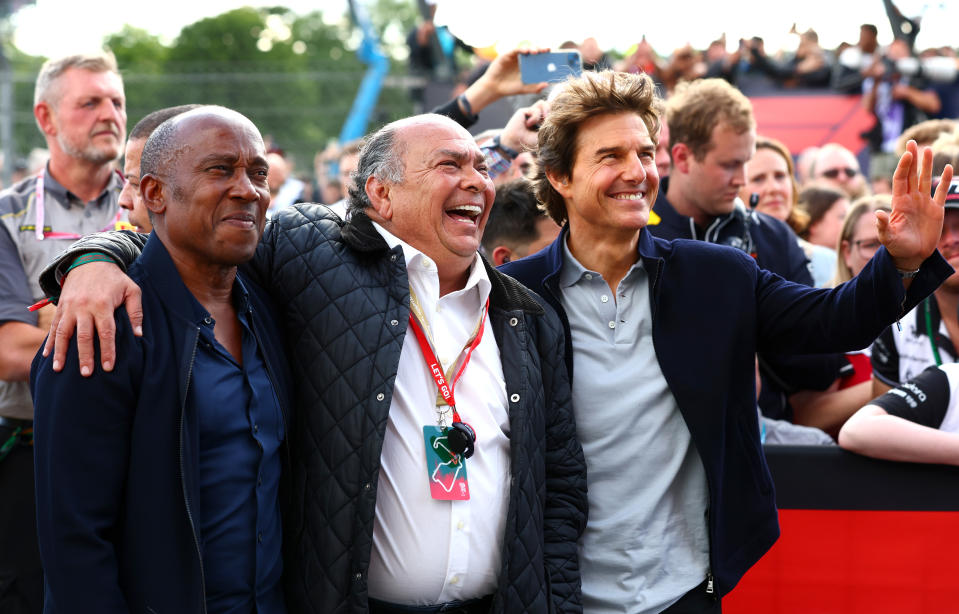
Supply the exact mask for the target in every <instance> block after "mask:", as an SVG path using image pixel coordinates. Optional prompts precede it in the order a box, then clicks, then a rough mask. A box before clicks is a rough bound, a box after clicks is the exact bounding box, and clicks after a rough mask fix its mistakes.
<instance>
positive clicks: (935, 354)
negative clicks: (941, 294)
mask: <svg viewBox="0 0 959 614" xmlns="http://www.w3.org/2000/svg"><path fill="white" fill-rule="evenodd" d="M931 300H932V296H927V297H926V300H924V301H923V302H922V307H923V311H925V315H926V335H928V336H929V346H930V347H931V348H932V356H933V358H934V359H935V360H936V366H937V367H939V366H942V357H941V356H939V346H938V344H936V334H935V331H933V330H932V307H931V306H930V305H929V301H931Z"/></svg>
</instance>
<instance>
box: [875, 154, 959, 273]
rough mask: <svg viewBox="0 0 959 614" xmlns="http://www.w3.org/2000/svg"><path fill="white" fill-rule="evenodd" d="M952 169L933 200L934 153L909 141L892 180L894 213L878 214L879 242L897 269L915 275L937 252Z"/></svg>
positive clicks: (947, 169) (950, 168)
mask: <svg viewBox="0 0 959 614" xmlns="http://www.w3.org/2000/svg"><path fill="white" fill-rule="evenodd" d="M951 182H952V166H946V168H945V170H943V172H942V180H941V181H940V182H939V186H938V187H937V188H936V193H935V195H934V196H932V195H931V194H932V151H931V150H930V149H929V148H923V150H922V152H921V153H920V152H919V148H918V147H917V145H916V142H915V141H909V143H908V144H907V145H906V152H905V153H904V154H902V157H901V158H900V159H899V164H898V165H897V166H896V173H895V175H893V179H892V212H890V213H886V212H884V211H878V212H876V227H877V229H878V230H879V240H880V241H881V242H882V244H883V245H885V246H886V249H887V250H888V251H889V255H890V256H892V259H893V262H895V264H896V268H898V269H900V270H901V271H914V270H916V269H918V268H919V266H920V265H921V264H922V262H923V261H924V260H925V259H926V258H928V257H929V256H931V255H932V253H933V252H934V251H936V245H937V244H938V243H939V236H940V234H941V233H942V221H943V216H944V213H945V209H944V205H945V202H946V192H947V190H948V189H949V184H950V183H951Z"/></svg>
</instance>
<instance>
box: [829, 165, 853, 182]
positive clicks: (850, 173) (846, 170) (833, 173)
mask: <svg viewBox="0 0 959 614" xmlns="http://www.w3.org/2000/svg"><path fill="white" fill-rule="evenodd" d="M843 172H844V173H846V178H847V179H852V178H853V177H855V176H856V175H858V174H859V171H857V170H856V169H854V168H850V167H848V166H847V167H846V168H831V169H829V170H826V171H823V172H822V176H823V177H829V178H830V179H835V178H836V177H838V176H839V173H843Z"/></svg>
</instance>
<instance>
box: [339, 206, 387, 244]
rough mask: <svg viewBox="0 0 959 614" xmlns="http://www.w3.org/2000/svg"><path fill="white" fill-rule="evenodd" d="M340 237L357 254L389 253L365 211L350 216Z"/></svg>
mask: <svg viewBox="0 0 959 614" xmlns="http://www.w3.org/2000/svg"><path fill="white" fill-rule="evenodd" d="M341 236H342V237H343V241H344V242H345V243H346V244H347V245H349V246H350V247H351V248H352V249H354V250H356V251H359V252H365V253H369V254H375V253H377V252H388V251H390V246H389V245H387V244H386V241H384V240H383V237H382V236H381V235H380V233H378V232H376V229H375V228H373V220H371V219H370V216H368V215H367V214H366V211H355V212H353V213H352V214H350V219H349V220H347V221H346V222H345V223H344V224H343V229H342V231H341Z"/></svg>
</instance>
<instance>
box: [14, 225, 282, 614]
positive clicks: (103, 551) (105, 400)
mask: <svg viewBox="0 0 959 614" xmlns="http://www.w3.org/2000/svg"><path fill="white" fill-rule="evenodd" d="M130 276H131V277H132V278H133V280H134V281H136V282H137V283H138V284H139V285H140V287H141V288H142V290H143V313H144V318H143V337H142V338H138V337H134V336H133V332H132V330H131V328H130V323H129V318H128V317H127V314H126V313H125V312H124V311H123V310H122V309H121V310H120V311H118V312H117V313H116V317H115V320H116V325H117V336H116V345H117V363H116V365H115V367H114V369H113V371H112V372H110V373H106V372H103V371H102V370H101V369H100V367H99V364H100V359H99V357H97V360H96V365H97V366H96V370H95V371H94V373H93V375H92V376H91V377H89V378H84V377H82V376H81V375H80V372H79V369H76V368H66V369H64V370H63V371H62V372H61V373H53V371H52V369H51V361H52V356H51V357H49V358H43V357H42V356H41V355H40V354H38V355H37V357H36V358H35V359H34V363H33V370H32V373H31V387H32V392H33V399H34V406H35V423H34V427H35V434H34V437H35V446H36V447H35V455H36V474H37V526H38V532H39V538H40V553H41V556H42V558H43V567H44V572H45V574H46V584H47V588H46V603H45V608H44V611H45V612H47V613H57V612H81V611H83V612H86V611H96V612H100V613H120V612H158V613H164V612H178V613H191V612H195V613H200V612H205V611H206V599H205V596H204V587H203V570H202V563H201V558H200V549H201V543H202V535H200V531H199V517H200V515H199V508H198V506H199V500H200V499H199V492H198V488H199V475H198V473H199V467H198V462H199V427H198V416H197V415H196V412H193V411H188V403H187V392H188V390H189V388H190V387H191V386H198V385H200V386H202V385H203V382H197V381H194V380H193V379H192V377H191V375H192V371H193V362H194V359H195V355H196V346H197V341H198V338H199V333H200V326H201V324H202V322H200V321H197V320H196V318H197V315H196V311H195V308H194V305H195V303H194V301H193V298H192V295H191V294H190V291H189V290H188V289H187V287H186V286H185V285H184V284H183V281H182V280H181V279H180V275H179V273H178V272H177V270H176V267H175V266H174V264H173V261H172V259H171V258H170V255H169V253H168V252H167V250H166V248H165V247H164V246H163V244H162V243H161V242H160V240H159V239H158V238H157V237H156V236H155V235H154V236H151V238H150V240H149V241H148V242H147V244H146V246H145V248H144V250H143V255H142V256H141V257H140V258H139V260H137V262H136V264H134V265H133V266H132V267H131V268H130ZM237 279H238V280H239V281H240V282H241V283H242V284H243V286H244V287H245V288H246V290H247V292H248V294H249V300H250V305H249V306H248V309H249V312H248V315H249V317H250V321H251V322H252V326H253V331H254V333H255V334H256V340H257V344H258V345H259V348H260V351H261V352H262V355H263V359H264V362H265V364H266V367H267V370H268V372H269V375H270V378H271V381H272V383H273V387H274V389H275V391H276V394H277V398H278V400H279V403H280V408H281V410H283V412H284V422H286V423H287V424H289V415H288V413H287V412H288V409H289V408H290V406H291V400H290V390H291V380H290V375H289V370H288V367H287V362H286V358H285V355H284V353H283V346H282V340H283V336H282V333H281V332H280V329H279V328H278V326H277V324H276V321H275V313H276V311H275V309H274V308H273V307H272V305H271V303H270V299H269V298H268V296H267V295H266V293H265V292H264V291H263V290H261V289H260V288H258V287H257V286H255V285H254V284H253V283H251V282H250V281H249V280H248V279H243V277H242V275H241V274H240V273H238V274H237ZM76 352H77V347H76V340H75V339H74V340H73V341H72V342H71V344H70V350H69V353H68V355H67V360H68V361H70V362H68V363H67V364H68V365H75V364H76V361H77V353H76ZM53 384H55V385H53Z"/></svg>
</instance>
